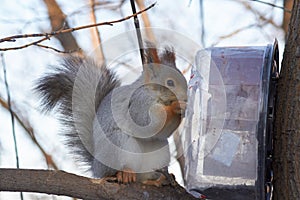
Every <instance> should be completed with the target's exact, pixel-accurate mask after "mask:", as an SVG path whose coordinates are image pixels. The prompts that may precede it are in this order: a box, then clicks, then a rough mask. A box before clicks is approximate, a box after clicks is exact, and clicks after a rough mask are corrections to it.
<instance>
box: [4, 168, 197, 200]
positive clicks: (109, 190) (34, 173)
mask: <svg viewBox="0 0 300 200" xmlns="http://www.w3.org/2000/svg"><path fill="white" fill-rule="evenodd" d="M114 179H115V178H105V179H93V178H87V177H83V176H78V175H75V174H70V173H67V172H64V171H50V170H32V169H21V170H17V169H0V180H1V181H0V191H23V192H39V193H46V194H55V195H65V196H71V197H75V198H81V199H85V200H94V199H124V200H126V199H148V200H154V199H155V200H165V199H178V200H180V199H182V200H183V199H187V200H189V199H196V198H194V197H193V196H191V195H190V194H188V193H187V192H186V191H185V189H184V188H182V187H181V186H179V185H176V186H170V185H168V186H163V187H160V188H157V187H155V186H149V185H143V184H139V183H134V184H130V185H123V184H118V183H116V182H112V181H107V180H114Z"/></svg>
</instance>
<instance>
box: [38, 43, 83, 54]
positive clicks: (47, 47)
mask: <svg viewBox="0 0 300 200" xmlns="http://www.w3.org/2000/svg"><path fill="white" fill-rule="evenodd" d="M35 46H38V47H42V48H45V49H51V50H53V51H56V52H57V53H74V52H78V51H81V49H80V48H78V49H74V50H68V51H62V50H59V49H56V48H54V47H50V46H46V45H42V44H36V45H35Z"/></svg>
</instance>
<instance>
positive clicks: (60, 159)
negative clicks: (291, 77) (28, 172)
mask: <svg viewBox="0 0 300 200" xmlns="http://www.w3.org/2000/svg"><path fill="white" fill-rule="evenodd" d="M55 2H56V3H57V6H58V8H60V9H61V12H62V13H63V15H61V16H63V17H65V18H64V19H63V21H65V23H64V26H67V25H68V26H69V27H79V26H83V25H87V24H92V23H94V22H95V20H96V21H97V22H104V21H111V20H115V19H120V18H123V17H125V16H128V15H131V14H132V11H131V7H130V2H129V0H120V1H119V0H113V1H109V0H108V1H104V0H95V1H93V0H76V1H66V0H27V1H21V0H1V7H0V12H1V16H0V38H4V37H8V36H12V35H17V34H32V33H46V32H51V31H52V29H53V27H54V24H55V21H54V19H53V17H52V18H51V17H50V18H49V15H51V13H49V9H50V7H51V5H52V6H53V5H54V4H55ZM93 2H94V9H95V16H93V12H92V10H93V9H92V7H93V6H91V4H93ZM137 2H138V3H139V4H138V5H139V6H138V9H141V8H142V7H143V5H144V6H146V7H147V6H149V5H151V4H152V3H154V2H155V0H137ZM156 2H157V3H156V5H155V6H154V8H152V9H150V10H149V11H147V14H146V17H148V18H149V23H150V26H151V27H156V28H163V29H168V30H172V31H176V32H178V33H181V34H183V35H184V36H185V37H187V38H189V39H190V40H192V41H194V42H196V43H197V44H198V45H199V47H201V46H202V47H211V46H265V45H267V44H271V43H273V42H274V39H275V38H277V39H278V41H279V48H280V52H281V53H282V52H283V48H284V39H285V33H286V30H285V29H284V28H283V27H285V26H287V21H286V20H284V19H286V17H285V18H284V16H285V15H286V16H288V15H289V13H288V12H284V10H283V9H282V7H283V6H284V0H263V1H251V0H246V1H241V0H177V1H174V0H157V1H156ZM286 2H288V1H286ZM47 5H48V6H47ZM49 6H50V7H49ZM56 11H57V10H56ZM139 18H140V19H141V20H140V21H141V23H142V26H144V24H145V25H147V23H146V21H145V18H143V19H142V18H141V17H139ZM51 20H52V23H51ZM132 29H134V23H133V20H132V19H130V20H127V21H124V22H122V23H118V24H115V25H113V26H99V27H98V30H99V33H100V36H101V41H103V42H105V41H108V40H109V39H111V38H113V37H114V36H116V35H118V34H121V33H123V32H126V31H129V30H132ZM72 37H73V38H74V39H75V40H76V43H77V47H79V48H81V49H82V52H85V53H86V54H88V53H90V52H91V51H93V50H94V49H95V48H96V47H97V46H99V45H98V36H97V33H96V32H95V30H94V29H84V30H79V31H75V32H73V33H72ZM37 39H40V38H24V39H18V40H17V41H16V42H2V43H0V49H1V51H0V53H1V58H0V60H1V64H0V103H1V106H0V167H2V168H15V167H16V159H15V150H14V142H13V135H12V125H11V117H10V113H9V111H8V108H7V94H6V88H5V84H4V74H3V65H5V66H6V68H7V79H8V84H9V91H10V95H11V104H12V110H13V111H14V112H15V114H16V115H17V116H18V117H19V121H18V120H16V125H15V128H16V130H15V131H16V137H17V144H18V151H19V160H20V167H21V168H31V169H48V168H50V169H53V168H58V169H61V170H65V171H68V172H74V173H79V171H80V169H79V168H80V167H79V166H78V165H77V164H76V163H75V162H74V161H73V160H72V158H71V156H70V155H69V154H68V152H67V150H66V149H65V147H64V146H63V145H62V138H61V137H59V136H58V134H57V132H58V129H59V126H58V123H57V121H56V120H55V119H54V118H53V116H52V115H48V116H45V115H42V114H40V110H39V108H38V98H37V96H36V95H35V94H34V93H33V92H32V88H33V86H34V84H33V83H34V80H36V79H37V78H38V77H40V76H41V75H42V74H43V73H44V72H45V70H46V69H47V67H48V66H49V65H53V64H55V63H57V61H59V58H60V57H62V56H64V54H63V53H58V52H56V51H55V50H53V49H49V48H45V47H39V46H36V45H32V46H29V47H27V48H22V49H18V50H6V51H4V49H5V48H10V47H17V46H22V45H25V44H28V43H31V42H33V41H36V40H37ZM41 44H42V45H46V46H48V47H53V48H55V49H57V50H62V51H66V50H68V49H66V48H67V47H66V45H64V44H63V43H61V42H60V40H58V39H57V38H56V37H51V39H50V40H47V41H44V42H43V43H41ZM73 44H74V42H73ZM171 45H173V46H176V45H180V41H178V43H174V44H171ZM77 47H76V48H77ZM104 47H105V46H104ZM73 48H74V47H73ZM69 50H76V49H69ZM108 53H109V50H108V49H105V48H103V54H104V56H109V55H107V54H108ZM98 56H99V54H98ZM192 56H193V55H192ZM131 59H139V57H138V58H131ZM124 62H127V61H126V60H124ZM122 68H126V70H129V71H130V70H132V71H135V74H138V73H139V71H140V70H141V68H140V65H136V66H134V67H131V66H126V65H123V64H120V66H118V67H116V68H114V70H116V71H118V72H119V76H120V77H121V78H122V79H123V80H124V81H128V80H127V79H128V75H127V73H123V71H122ZM133 68H134V69H133ZM181 69H182V70H184V67H183V68H181ZM20 122H21V123H20ZM23 126H24V127H26V130H25V129H24V127H23ZM172 151H175V150H174V149H173V150H172ZM172 154H173V155H175V154H176V153H175V152H172ZM173 160H175V159H173ZM170 168H171V172H173V173H175V174H176V177H177V179H178V180H179V181H180V182H181V183H182V179H181V178H180V169H179V165H178V164H177V163H176V162H175V161H174V162H172V165H171V167H170ZM0 181H1V180H0ZM17 198H19V195H18V194H15V193H8V192H0V199H17ZM25 199H67V197H55V196H48V195H36V194H25Z"/></svg>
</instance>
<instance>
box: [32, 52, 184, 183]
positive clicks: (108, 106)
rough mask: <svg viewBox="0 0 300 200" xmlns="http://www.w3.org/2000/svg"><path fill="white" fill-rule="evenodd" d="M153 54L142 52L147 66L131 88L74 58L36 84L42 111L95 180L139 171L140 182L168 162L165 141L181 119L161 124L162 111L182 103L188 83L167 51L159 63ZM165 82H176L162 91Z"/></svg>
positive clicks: (104, 70) (90, 63)
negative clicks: (55, 114) (59, 125)
mask: <svg viewBox="0 0 300 200" xmlns="http://www.w3.org/2000/svg"><path fill="white" fill-rule="evenodd" d="M152 50H153V47H151V48H148V49H147V51H146V52H147V54H146V58H147V60H148V61H151V62H148V66H146V67H144V71H143V73H142V75H141V76H140V77H139V78H138V79H137V80H136V81H135V82H134V83H132V84H130V85H126V86H120V82H119V80H117V79H116V77H115V75H114V73H112V72H111V71H109V70H108V69H107V68H106V67H105V66H99V65H97V64H96V63H95V62H94V61H93V60H91V59H89V58H84V59H83V58H78V57H68V58H66V59H64V61H63V62H62V65H61V66H59V67H56V68H55V71H54V72H52V73H50V74H47V75H45V76H44V77H43V78H41V79H39V80H38V82H37V87H36V91H38V93H39V94H41V99H42V103H43V106H44V110H45V111H49V110H52V109H54V108H56V109H57V110H58V111H59V113H60V115H59V116H60V117H59V118H60V120H61V121H62V122H63V125H64V127H66V130H64V135H65V136H66V138H67V144H68V146H69V147H70V148H71V150H72V153H74V154H75V155H77V156H79V158H80V160H81V161H82V162H84V163H86V164H87V165H88V166H89V167H90V169H91V171H92V173H93V175H94V176H95V177H104V176H111V175H114V174H115V173H116V172H117V171H118V170H122V169H124V168H130V169H133V170H134V171H135V172H140V174H139V175H138V180H140V181H142V180H145V179H148V178H155V177H156V176H157V174H156V173H154V172H151V171H153V170H156V169H160V168H162V167H165V166H167V165H168V163H169V157H170V155H169V149H168V141H167V138H168V137H169V136H170V135H171V134H172V133H173V131H174V130H175V129H176V128H177V127H178V125H179V123H180V120H181V116H180V114H179V115H178V116H177V115H176V119H174V120H173V119H172V120H173V121H174V123H170V124H167V123H165V122H164V120H165V118H166V115H165V110H164V107H165V106H169V105H171V103H172V102H173V101H178V100H179V101H183V102H186V100H187V96H186V90H187V83H186V80H185V78H184V77H183V75H182V74H181V73H180V72H179V70H178V69H177V68H176V66H175V55H174V53H173V51H172V50H170V49H165V50H164V52H163V53H162V54H161V55H160V56H159V63H157V62H158V61H157V57H153V58H152V56H153V54H154V53H155V52H153V51H152ZM169 79H172V81H173V82H174V83H175V86H174V87H172V88H170V87H168V86H166V82H167V81H166V80H169ZM96 113H97V114H96ZM173 121H172V122H173Z"/></svg>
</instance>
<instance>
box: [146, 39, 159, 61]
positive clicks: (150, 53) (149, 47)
mask: <svg viewBox="0 0 300 200" xmlns="http://www.w3.org/2000/svg"><path fill="white" fill-rule="evenodd" d="M145 59H146V64H150V63H160V59H159V56H158V53H157V48H156V46H155V45H154V44H153V43H151V42H146V48H145Z"/></svg>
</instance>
